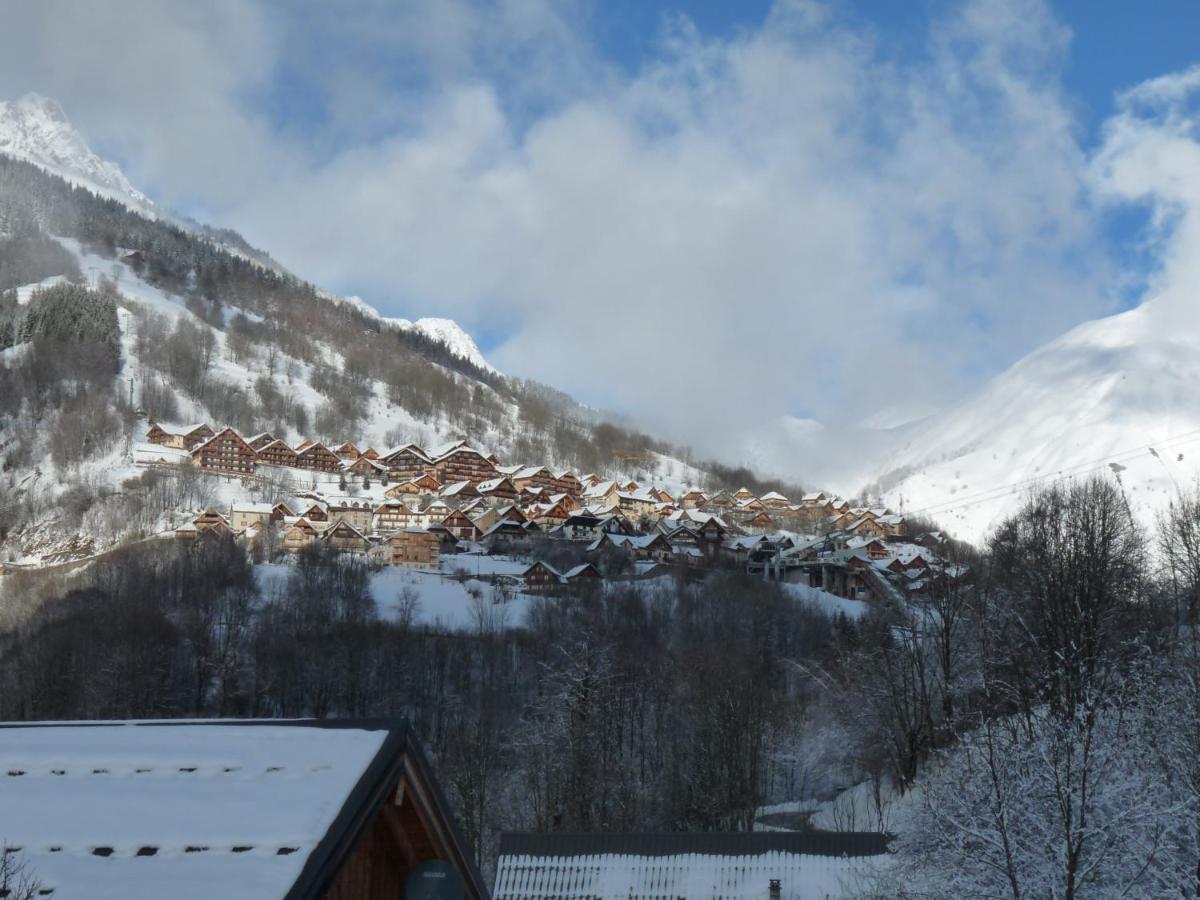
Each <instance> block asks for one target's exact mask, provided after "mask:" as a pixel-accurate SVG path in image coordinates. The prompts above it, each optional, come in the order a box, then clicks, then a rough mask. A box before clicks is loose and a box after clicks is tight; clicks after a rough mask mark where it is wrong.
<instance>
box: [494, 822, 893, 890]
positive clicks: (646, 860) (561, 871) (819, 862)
mask: <svg viewBox="0 0 1200 900" xmlns="http://www.w3.org/2000/svg"><path fill="white" fill-rule="evenodd" d="M887 841H888V836H887V835H884V834H865V833H850V832H842V833H801V832H761V831H759V832H740V833H733V834H728V833H727V834H720V833H702V832H694V833H688V834H569V833H552V834H505V835H502V836H501V838H500V856H499V860H498V862H497V866H496V881H495V887H494V891H493V896H494V897H495V900H549V898H554V900H582V898H593V897H620V898H621V900H648V898H661V897H676V896H679V897H684V896H686V897H688V898H689V900H715V898H717V897H718V896H719V897H721V898H723V900H743V898H744V900H751V898H753V900H760V898H764V897H766V895H767V885H768V883H769V882H770V880H771V879H775V878H777V879H779V880H780V881H781V882H782V885H781V886H782V888H783V896H784V897H801V896H804V897H807V896H814V897H816V896H829V895H835V894H840V892H841V891H840V885H841V882H842V880H843V879H846V880H850V879H853V878H854V877H855V876H856V875H867V874H869V873H870V872H871V871H872V870H873V868H874V866H875V865H877V860H879V859H882V858H883V857H884V856H885V854H886V853H887Z"/></svg>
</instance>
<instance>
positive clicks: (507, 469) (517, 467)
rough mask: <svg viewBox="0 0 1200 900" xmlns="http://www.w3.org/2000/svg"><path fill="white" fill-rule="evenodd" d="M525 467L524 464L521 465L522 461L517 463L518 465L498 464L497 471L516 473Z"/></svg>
mask: <svg viewBox="0 0 1200 900" xmlns="http://www.w3.org/2000/svg"><path fill="white" fill-rule="evenodd" d="M523 468H525V467H524V466H523V465H521V464H520V463H517V464H516V465H513V466H496V471H497V472H499V473H500V474H501V475H516V474H517V473H518V472H520V471H521V470H522V469H523Z"/></svg>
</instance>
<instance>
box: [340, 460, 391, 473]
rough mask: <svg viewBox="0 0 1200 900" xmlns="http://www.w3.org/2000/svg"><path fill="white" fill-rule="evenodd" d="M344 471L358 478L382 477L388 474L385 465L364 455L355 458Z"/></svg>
mask: <svg viewBox="0 0 1200 900" xmlns="http://www.w3.org/2000/svg"><path fill="white" fill-rule="evenodd" d="M346 471H347V472H349V473H350V474H352V475H355V476H357V477H359V478H384V477H386V476H387V474H388V470H387V466H385V465H384V464H383V463H381V462H376V461H375V460H373V459H368V458H367V457H365V456H359V457H358V458H357V459H355V460H354V462H352V463H350V465H349V466H348V467H347V468H346Z"/></svg>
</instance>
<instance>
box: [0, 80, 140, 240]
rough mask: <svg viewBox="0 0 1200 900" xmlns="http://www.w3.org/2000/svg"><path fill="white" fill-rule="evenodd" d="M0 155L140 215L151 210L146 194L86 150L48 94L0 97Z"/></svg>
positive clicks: (109, 165) (119, 171)
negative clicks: (75, 185)
mask: <svg viewBox="0 0 1200 900" xmlns="http://www.w3.org/2000/svg"><path fill="white" fill-rule="evenodd" d="M0 153H5V154H7V155H9V156H14V157H16V158H18V159H23V160H26V161H28V162H31V163H33V164H35V165H37V166H40V167H41V168H43V169H45V170H47V171H48V172H52V173H54V174H55V175H59V176H61V177H62V178H65V179H66V180H67V181H69V182H71V183H72V184H77V185H79V186H80V187H85V188H87V189H88V190H90V191H92V192H94V193H97V194H99V195H101V196H102V197H109V198H111V199H113V200H117V201H120V202H121V203H124V204H125V205H126V206H129V207H130V208H132V209H135V210H137V211H138V212H140V213H142V214H143V215H148V216H151V217H153V216H155V214H156V210H155V208H154V204H153V203H152V202H151V201H150V198H148V197H147V196H146V195H145V194H143V193H142V192H141V191H139V190H138V189H137V188H135V187H134V186H133V185H132V184H130V182H129V179H128V178H126V177H125V173H124V172H122V171H121V168H120V167H119V166H118V165H117V164H116V163H113V162H109V161H108V160H105V159H101V158H100V157H99V156H97V155H96V154H95V153H94V152H92V149H91V147H89V146H88V144H87V141H85V140H84V139H83V136H82V135H81V134H80V133H79V132H78V131H76V130H75V128H74V127H73V126H72V125H71V123H70V122H69V121H68V120H67V117H66V115H65V114H64V113H63V111H62V107H60V106H59V105H58V103H56V102H55V101H54V100H51V99H50V98H49V97H43V96H41V95H39V94H26V95H25V96H24V97H21V98H20V99H19V100H14V101H0Z"/></svg>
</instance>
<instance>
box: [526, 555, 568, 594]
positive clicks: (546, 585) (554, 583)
mask: <svg viewBox="0 0 1200 900" xmlns="http://www.w3.org/2000/svg"><path fill="white" fill-rule="evenodd" d="M521 578H522V579H524V581H525V591H526V592H527V593H530V594H551V593H554V592H555V591H557V590H558V589H559V588H560V587H562V584H563V577H562V574H561V573H560V572H559V571H558V570H557V569H555V568H554V567H552V566H550V565H548V564H547V563H544V562H541V561H540V560H539V561H538V562H535V563H534V564H533V565H532V566H530V567H529V568H528V569H526V570H525V571H524V572H522V573H521Z"/></svg>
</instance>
